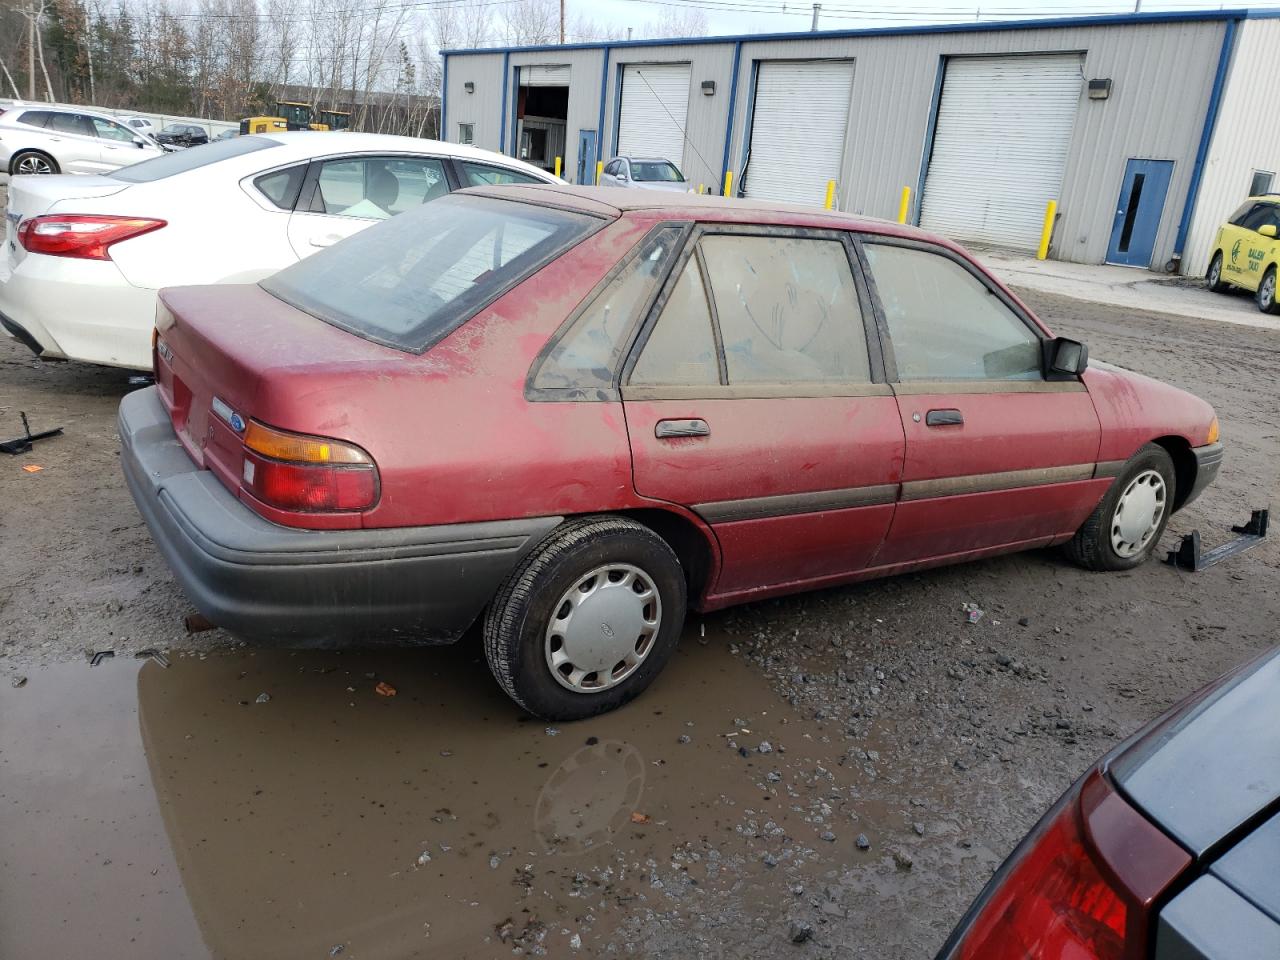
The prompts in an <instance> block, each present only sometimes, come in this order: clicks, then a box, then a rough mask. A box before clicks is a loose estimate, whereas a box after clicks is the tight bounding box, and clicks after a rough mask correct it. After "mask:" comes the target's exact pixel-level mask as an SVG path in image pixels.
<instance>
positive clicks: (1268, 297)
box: [1258, 267, 1280, 313]
mask: <svg viewBox="0 0 1280 960" xmlns="http://www.w3.org/2000/svg"><path fill="white" fill-rule="evenodd" d="M1258 309H1259V310H1261V311H1262V312H1263V313H1280V304H1277V303H1276V268H1275V267H1272V268H1271V269H1270V270H1268V271H1267V275H1266V276H1264V277H1263V278H1262V282H1261V283H1259V284H1258Z"/></svg>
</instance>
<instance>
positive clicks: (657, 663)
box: [484, 516, 687, 720]
mask: <svg viewBox="0 0 1280 960" xmlns="http://www.w3.org/2000/svg"><path fill="white" fill-rule="evenodd" d="M686 603H687V595H686V586H685V578H684V571H683V569H682V568H681V566H680V560H679V558H678V557H677V556H676V554H675V552H674V551H673V550H672V549H671V547H670V546H669V545H668V544H667V542H666V541H665V540H663V539H662V538H661V537H659V536H658V535H657V534H656V533H654V532H653V531H652V530H650V529H649V528H648V527H645V526H642V525H641V524H639V523H636V522H634V521H632V520H629V519H626V518H625V517H617V516H600V517H587V518H583V519H578V520H570V521H568V522H566V523H564V524H562V525H561V526H559V527H558V528H556V530H555V531H553V532H552V533H551V534H550V535H549V536H548V537H547V539H546V540H544V541H543V542H542V543H541V544H540V545H539V546H538V547H537V548H536V549H535V550H534V551H533V552H532V553H531V554H530V555H529V556H528V557H526V558H525V559H524V561H523V562H522V563H521V564H520V565H519V566H518V567H517V568H516V570H515V571H514V572H513V573H512V574H511V576H510V577H508V578H507V580H506V582H505V583H504V584H503V585H502V587H501V588H500V589H499V591H498V594H497V596H496V597H495V598H494V600H493V602H492V603H491V604H490V605H489V608H488V610H487V612H486V613H485V618H484V650H485V657H486V659H487V660H488V661H489V669H490V670H491V671H492V672H493V675H494V677H495V678H496V679H497V681H498V683H499V684H500V685H501V687H502V689H503V690H505V691H506V692H507V694H508V696H510V697H511V699H512V700H514V701H515V702H516V703H518V704H519V705H520V706H521V707H523V708H524V709H525V710H527V711H528V712H529V713H532V714H534V715H535V716H538V717H542V718H543V719H546V720H582V719H585V718H587V717H592V716H595V715H597V714H600V713H605V712H607V711H609V710H613V709H616V708H617V707H620V706H622V705H623V704H625V703H627V702H628V701H630V700H632V699H634V698H635V697H636V696H638V695H639V694H640V693H641V692H642V691H643V690H644V689H645V687H647V686H648V685H649V684H650V683H651V682H652V681H653V678H654V677H656V676H657V675H658V673H659V672H661V670H662V668H663V667H664V666H665V665H666V663H667V661H668V660H669V659H670V658H671V654H672V652H673V651H674V650H675V647H676V643H677V642H678V641H679V639H680V632H681V630H682V629H683V627H684V617H685V605H686ZM575 617H576V619H575ZM632 635H634V636H636V637H637V639H636V640H635V641H634V642H633V641H632V640H631V639H630V638H631V636H632ZM615 657H616V660H615V659H614V658H615ZM633 660H634V662H632V661H633ZM608 663H612V664H613V666H612V668H611V669H610V668H609V667H608V666H607V664H608Z"/></svg>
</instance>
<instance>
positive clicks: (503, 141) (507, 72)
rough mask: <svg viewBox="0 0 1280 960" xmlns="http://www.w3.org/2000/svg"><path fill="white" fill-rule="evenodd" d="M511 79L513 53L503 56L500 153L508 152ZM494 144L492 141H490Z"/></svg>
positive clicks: (509, 52)
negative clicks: (508, 95)
mask: <svg viewBox="0 0 1280 960" xmlns="http://www.w3.org/2000/svg"><path fill="white" fill-rule="evenodd" d="M510 77H511V51H510V50H508V51H506V52H505V53H503V55H502V120H501V124H502V125H501V126H500V127H498V152H499V153H506V152H507V81H508V80H509V79H510ZM490 142H492V141H490Z"/></svg>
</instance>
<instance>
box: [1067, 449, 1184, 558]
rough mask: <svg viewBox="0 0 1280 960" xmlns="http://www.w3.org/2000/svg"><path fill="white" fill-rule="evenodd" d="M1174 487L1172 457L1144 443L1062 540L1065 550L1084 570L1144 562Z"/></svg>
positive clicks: (1158, 533) (1166, 518)
mask: <svg viewBox="0 0 1280 960" xmlns="http://www.w3.org/2000/svg"><path fill="white" fill-rule="evenodd" d="M1176 493H1177V489H1176V474H1175V473H1174V469H1173V459H1172V458H1171V457H1170V456H1169V454H1168V452H1167V451H1166V450H1165V449H1164V448H1163V447H1161V446H1159V445H1157V444H1154V443H1148V444H1146V445H1145V446H1144V447H1143V448H1142V449H1141V450H1139V451H1138V452H1137V453H1136V454H1134V455H1133V456H1132V457H1130V458H1129V461H1128V463H1126V464H1125V466H1124V469H1123V470H1121V471H1120V475H1119V476H1118V477H1116V479H1115V482H1114V483H1112V484H1111V488H1110V489H1109V490H1108V491H1107V493H1106V495H1105V496H1104V497H1103V498H1102V502H1101V503H1099V504H1098V507H1097V509H1096V510H1094V511H1093V513H1091V514H1090V515H1089V519H1087V520H1086V521H1085V522H1084V523H1083V524H1082V525H1081V527H1080V529H1079V530H1077V531H1076V535H1075V536H1074V537H1072V538H1071V540H1070V542H1068V543H1067V545H1066V551H1067V555H1068V556H1069V557H1070V558H1071V559H1072V560H1074V561H1075V562H1076V563H1077V564H1079V565H1080V566H1082V567H1084V568H1085V569H1086V570H1099V571H1103V570H1130V569H1132V568H1133V567H1136V566H1138V565H1139V564H1141V563H1144V562H1145V561H1146V560H1147V558H1148V557H1150V556H1151V554H1152V552H1153V551H1154V550H1155V549H1156V545H1157V544H1158V543H1159V542H1160V536H1161V534H1163V533H1164V528H1165V525H1166V524H1167V523H1168V522H1169V514H1170V513H1172V512H1173V501H1174V495H1175V494H1176ZM1157 509H1158V511H1159V512H1158V513H1157V512H1156V511H1157ZM1148 515H1149V518H1148Z"/></svg>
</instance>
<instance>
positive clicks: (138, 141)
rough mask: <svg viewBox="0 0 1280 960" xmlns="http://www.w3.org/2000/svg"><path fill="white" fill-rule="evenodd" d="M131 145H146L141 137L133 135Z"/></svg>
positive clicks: (139, 146)
mask: <svg viewBox="0 0 1280 960" xmlns="http://www.w3.org/2000/svg"><path fill="white" fill-rule="evenodd" d="M133 145H134V146H135V147H138V148H142V147H145V146H146V145H147V141H145V140H143V139H142V138H141V137H134V138H133Z"/></svg>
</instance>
